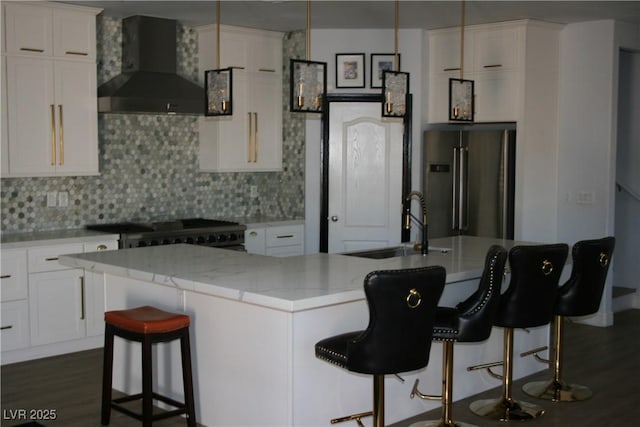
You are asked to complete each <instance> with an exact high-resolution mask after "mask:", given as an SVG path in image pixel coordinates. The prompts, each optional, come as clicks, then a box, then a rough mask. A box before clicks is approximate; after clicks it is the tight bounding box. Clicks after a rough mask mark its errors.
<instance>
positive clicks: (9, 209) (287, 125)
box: [0, 17, 305, 233]
mask: <svg viewBox="0 0 640 427" xmlns="http://www.w3.org/2000/svg"><path fill="white" fill-rule="evenodd" d="M120 34H121V33H120V21H119V20H116V19H113V18H108V17H98V31H97V40H98V84H101V83H103V82H105V81H107V80H109V79H110V78H111V77H113V76H115V75H116V74H118V73H119V72H120V64H121V59H120V53H121V48H120V45H121V35H120ZM304 49H305V41H304V33H303V32H295V33H290V34H287V35H286V36H285V39H284V52H283V54H284V61H283V62H284V64H285V70H284V73H283V80H284V82H283V83H284V84H283V99H282V101H283V139H284V146H283V171H282V172H259V173H201V172H198V158H197V156H198V130H197V129H198V126H197V118H196V117H192V116H165V115H162V116H160V115H146V114H100V115H99V118H98V132H99V134H98V137H99V148H100V171H101V174H100V176H82V177H53V178H4V179H2V190H1V194H0V196H1V202H2V207H1V213H2V228H1V229H2V232H3V233H4V232H24V231H42V230H52V229H61V228H77V227H83V226H84V225H86V224H92V223H107V222H117V221H130V220H154V219H170V218H176V217H191V216H202V217H208V218H230V217H237V216H254V215H266V216H272V217H281V218H283V219H292V218H300V217H302V216H303V215H304V115H302V114H295V113H293V114H292V113H289V111H288V96H289V92H288V91H289V88H288V80H289V70H288V67H289V57H303V56H304ZM177 57H178V73H179V74H181V75H182V76H184V77H186V78H189V79H190V80H193V81H196V80H197V76H198V72H199V71H198V69H197V66H198V61H197V35H196V32H195V30H194V29H191V28H187V27H180V30H179V31H178V55H177ZM252 185H255V186H257V188H258V194H259V196H258V198H257V199H252V198H251V197H249V187H250V186H252ZM48 191H67V192H68V193H69V206H68V207H64V208H62V207H55V208H48V207H46V194H47V192H48Z"/></svg>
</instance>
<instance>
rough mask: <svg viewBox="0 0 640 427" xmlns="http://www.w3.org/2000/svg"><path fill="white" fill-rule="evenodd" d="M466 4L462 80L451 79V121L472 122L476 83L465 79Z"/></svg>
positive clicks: (461, 29) (461, 27)
mask: <svg viewBox="0 0 640 427" xmlns="http://www.w3.org/2000/svg"><path fill="white" fill-rule="evenodd" d="M464 9H465V2H464V0H462V5H461V23H460V78H459V79H454V78H450V79H449V120H451V121H456V122H472V121H473V115H474V113H475V111H474V110H475V106H474V98H475V97H474V93H473V90H474V82H473V80H465V79H464V15H465V13H464V12H465V10H464Z"/></svg>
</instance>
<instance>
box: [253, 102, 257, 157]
mask: <svg viewBox="0 0 640 427" xmlns="http://www.w3.org/2000/svg"><path fill="white" fill-rule="evenodd" d="M253 114H254V117H255V119H254V125H255V130H254V132H253V163H258V113H253Z"/></svg>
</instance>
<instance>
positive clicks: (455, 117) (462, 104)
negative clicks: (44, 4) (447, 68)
mask: <svg viewBox="0 0 640 427" xmlns="http://www.w3.org/2000/svg"><path fill="white" fill-rule="evenodd" d="M473 87H474V84H473V80H463V79H449V120H451V121H458V122H460V121H461V122H472V121H473V111H474V109H475V108H474V105H473V98H474V97H473Z"/></svg>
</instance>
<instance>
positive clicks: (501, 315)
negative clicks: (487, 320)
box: [495, 243, 569, 328]
mask: <svg viewBox="0 0 640 427" xmlns="http://www.w3.org/2000/svg"><path fill="white" fill-rule="evenodd" d="M568 253H569V246H567V245H566V244H564V243H558V244H550V245H534V246H514V247H513V248H511V250H510V251H509V265H510V269H511V280H510V282H509V287H508V288H507V290H506V291H505V292H504V294H502V296H501V297H500V305H499V307H498V313H497V315H496V320H495V325H497V326H502V327H505V328H529V327H534V326H542V325H546V324H548V323H550V322H551V319H552V318H553V309H554V305H555V301H556V295H557V291H558V282H559V280H560V275H561V274H562V269H563V268H564V264H565V262H566V260H567V255H568Z"/></svg>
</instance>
